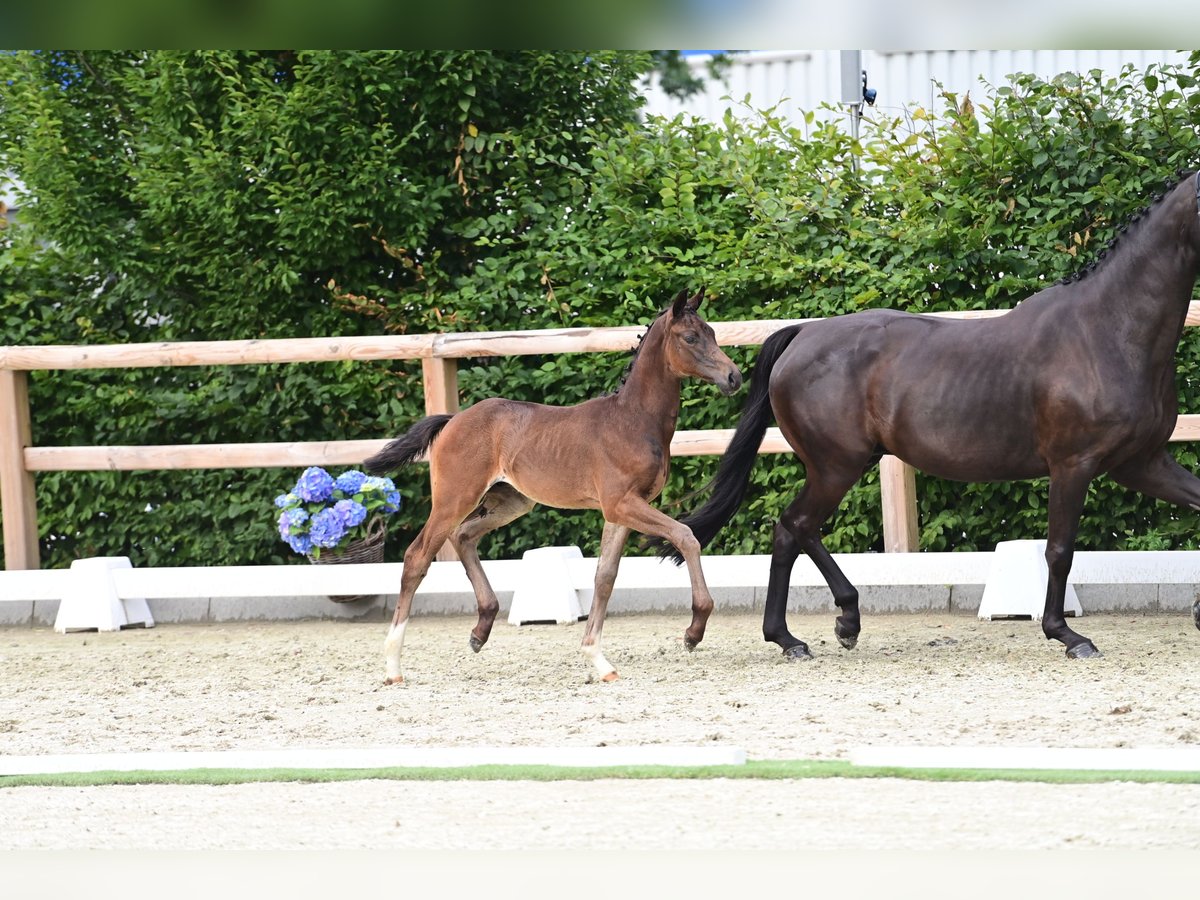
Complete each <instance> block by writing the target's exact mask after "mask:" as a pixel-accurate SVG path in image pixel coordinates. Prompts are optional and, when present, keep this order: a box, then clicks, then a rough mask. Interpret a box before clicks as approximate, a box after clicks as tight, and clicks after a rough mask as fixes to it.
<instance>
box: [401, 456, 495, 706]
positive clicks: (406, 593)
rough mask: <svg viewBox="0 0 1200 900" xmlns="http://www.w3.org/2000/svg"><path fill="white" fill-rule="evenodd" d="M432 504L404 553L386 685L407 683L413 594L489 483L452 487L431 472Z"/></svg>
mask: <svg viewBox="0 0 1200 900" xmlns="http://www.w3.org/2000/svg"><path fill="white" fill-rule="evenodd" d="M430 481H431V483H432V485H433V503H432V509H431V510H430V512H429V519H428V520H427V521H426V522H425V527H424V528H422V529H421V530H420V532H418V534H417V536H416V538H415V539H414V540H413V542H412V543H411V544H409V545H408V549H407V550H405V551H404V568H403V570H402V571H401V573H400V596H399V597H397V598H396V611H395V613H394V614H393V615H392V625H391V628H389V629H388V633H387V636H386V637H385V638H384V640H383V654H384V662H385V664H386V671H387V676H386V680H385V682H384V683H385V684H399V683H400V682H402V681H404V676H403V675H401V674H400V654H401V651H402V650H403V649H404V631H405V629H406V628H407V627H408V616H409V613H410V612H411V610H412V601H413V595H414V594H416V592H417V588H418V587H420V585H421V582H422V581H423V580H424V578H425V574H426V573H427V572H428V571H429V565H430V563H432V562H433V558H434V555H435V554H436V553H437V551H438V550H439V549H441V546H442V545H443V544H444V543H446V540H447V539H448V538H449V537H450V535H451V533H452V532H453V531H454V530H455V528H457V527H458V524H459V523H460V522H462V520H463V519H465V518H466V517H467V514H468V513H470V512H471V510H473V509H475V508H476V507H477V506H478V505H479V501H480V498H481V497H482V496H483V494H484V492H485V491H486V490H487V482H486V481H484V482H482V483H480V484H478V485H477V486H475V485H472V484H470V483H469V476H467V477H465V478H462V479H460V480H459V481H457V482H456V484H455V485H454V486H453V487H451V486H449V485H447V484H446V483H445V482H443V481H442V480H441V479H440V478H438V477H436V475H433V474H432V473H431V478H430Z"/></svg>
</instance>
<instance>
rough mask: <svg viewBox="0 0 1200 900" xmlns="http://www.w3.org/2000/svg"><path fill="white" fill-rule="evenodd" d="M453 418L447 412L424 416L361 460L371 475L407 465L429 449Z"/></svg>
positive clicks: (393, 470)
mask: <svg viewBox="0 0 1200 900" xmlns="http://www.w3.org/2000/svg"><path fill="white" fill-rule="evenodd" d="M451 418H453V416H452V415H450V414H448V413H439V414H438V415H434V416H426V417H425V418H423V419H422V420H421V421H419V422H418V423H417V424H416V425H414V426H413V427H412V428H410V429H408V431H406V432H404V434H402V435H400V437H398V438H396V439H395V440H394V441H390V442H389V443H388V444H387V445H386V446H385V447H384V448H383V449H382V450H380V451H379V452H378V453H376V454H375V455H374V456H372V457H370V458H369V459H367V460H365V461H364V462H363V466H364V467H365V468H366V470H367V471H368V472H369V473H371V474H372V475H386V474H388V473H389V472H395V471H396V470H397V469H399V468H400V467H401V466H407V465H408V464H409V463H411V462H413V461H414V460H415V459H416V458H417V457H419V456H420V455H421V454H422V453H424V452H425V451H426V450H428V449H429V445H430V444H432V443H433V439H434V438H435V437H437V436H438V434H440V433H441V430H442V429H443V428H445V427H446V423H447V422H449V421H450V419H451Z"/></svg>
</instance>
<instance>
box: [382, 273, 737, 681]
mask: <svg viewBox="0 0 1200 900" xmlns="http://www.w3.org/2000/svg"><path fill="white" fill-rule="evenodd" d="M703 296H704V289H703V288H701V289H700V290H699V291H698V292H697V293H696V294H694V295H693V296H691V297H688V296H687V292H686V291H681V292H680V293H679V295H678V296H677V297H676V298H675V300H674V302H673V303H672V304H671V306H670V307H668V308H667V309H666V310H664V311H663V312H662V313H661V314H660V315H659V316H658V318H657V319H655V320H654V322H653V323H652V324H651V325H650V327H649V329H648V330H647V331H646V333H645V335H643V337H642V339H641V342H640V343H639V345H638V348H637V351H636V354H635V356H634V360H633V363H632V365H631V367H630V369H629V372H628V374H627V376H626V378H625V380H624V382H623V384H622V385H621V387H620V388H619V389H618V390H617V392H616V393H614V394H609V395H607V396H603V397H596V398H594V399H591V400H587V401H585V402H583V403H580V404H578V405H576V406H568V407H561V406H546V405H543V404H539V403H526V402H522V401H517V400H506V399H502V398H498V397H493V398H490V399H488V400H483V401H481V402H479V403H476V404H475V405H474V406H472V407H470V408H469V409H466V410H464V411H462V412H460V413H456V414H454V415H433V416H426V417H425V418H424V419H422V420H420V421H419V422H417V423H416V424H415V425H414V426H413V427H412V428H411V429H409V430H408V432H406V433H405V434H404V435H402V436H400V437H398V438H396V439H395V440H394V441H391V442H390V443H389V444H387V446H385V447H384V448H383V450H381V451H380V452H379V453H378V454H376V455H375V456H372V457H371V458H370V459H368V460H367V461H366V463H365V466H366V468H367V470H368V471H370V472H372V473H375V474H382V473H385V472H393V471H395V470H396V469H397V468H399V467H401V466H403V465H406V464H408V463H411V462H414V461H415V460H416V459H417V458H418V457H419V456H421V454H423V453H425V452H426V451H428V453H429V480H430V486H431V493H432V509H431V510H430V513H429V519H428V520H427V521H426V523H425V527H424V528H422V529H421V531H420V533H419V534H418V535H417V537H416V539H415V540H414V541H413V542H412V544H411V545H410V546H409V548H408V550H407V551H406V552H405V554H404V569H403V573H402V574H401V580H400V596H399V599H398V600H397V601H396V612H395V615H394V616H393V618H392V625H391V628H390V629H389V631H388V634H387V638H386V640H385V642H384V655H385V659H386V664H387V683H388V684H394V683H397V682H400V681H402V680H403V677H402V676H401V673H400V652H401V649H402V647H403V644H404V630H405V627H406V626H407V624H408V616H409V610H410V608H411V606H412V600H413V594H414V593H415V592H416V590H417V586H418V585H420V583H421V580H422V579H423V578H424V577H425V573H426V572H427V571H428V569H429V564H430V562H431V561H432V560H433V557H434V554H435V553H436V552H437V550H438V548H439V547H441V546H442V544H443V543H444V542H445V541H446V540H447V539H449V540H450V542H451V544H452V545H453V546H454V548H455V549H456V550H457V551H458V555H459V558H460V559H461V560H462V564H463V568H464V569H466V571H467V577H468V578H469V579H470V581H471V586H472V587H473V588H474V590H475V598H476V600H477V602H478V604H479V621H478V623H477V624H476V625H475V628H474V629H473V630H472V631H471V637H470V644H471V648H472V649H473V650H475V651H476V652H478V651H479V649H480V648H481V647H483V645H484V643H486V642H487V639H488V636H489V635H490V634H491V630H492V623H493V622H494V621H495V618H496V613H497V612H498V611H499V609H500V606H499V603H498V602H497V600H496V595H495V593H494V591H493V590H492V587H491V585H490V584H489V583H488V579H487V576H486V575H485V574H484V571H483V566H482V565H481V564H480V562H479V553H478V551H477V549H476V547H477V545H478V543H479V539H480V538H481V537H483V535H485V534H487V533H488V532H489V531H493V530H495V529H497V528H499V527H501V526H502V525H507V524H508V523H509V522H512V521H513V520H514V519H516V518H518V517H519V516H523V515H524V514H525V513H527V512H529V511H530V510H531V509H533V507H534V505H535V504H537V503H542V504H545V505H547V506H554V507H558V508H560V509H598V510H600V511H601V512H602V513H603V514H604V531H603V533H602V536H601V539H600V555H599V559H598V560H597V563H596V581H595V596H594V599H593V601H592V608H591V612H590V614H589V615H588V621H587V627H586V629H585V631H584V636H583V647H582V650H583V653H584V655H586V656H587V657H588V658H590V660H591V661H592V663H593V665H594V666H595V670H596V674H597V675H598V676H599V677H600V678H601V679H602V680H604V681H612V680H613V679H615V678H616V677H617V673H616V670H615V669H613V667H612V666H611V665H610V664H609V663H608V661H607V660H606V659H605V658H604V655H603V653H601V651H600V632H601V630H602V629H603V627H604V614H605V611H606V609H607V607H608V598H609V595H610V594H611V593H612V587H613V582H614V580H615V579H616V576H617V567H618V565H619V564H620V562H621V554H622V552H623V550H624V547H625V542H626V540H627V539H628V537H629V533H630V531H639V532H641V533H643V534H646V535H650V536H653V537H657V538H661V539H663V540H665V541H668V542H669V543H670V544H671V545H672V547H674V548H675V549H676V550H677V552H678V553H679V554H680V558H681V560H686V561H687V565H688V571H689V573H690V575H691V585H692V622H691V625H689V626H688V628H687V629H686V630H685V631H684V644H685V646H686V647H687V648H688V649H689V650H690V649H694V648H695V646H696V644H698V643H699V642H700V641H701V640H702V639H703V637H704V628H705V625H706V623H707V622H708V617H709V615H710V614H711V612H712V608H713V600H712V595H711V594H710V593H709V591H708V586H707V585H706V584H705V581H704V573H703V571H702V570H701V568H700V544H699V543H698V542H697V541H696V539H695V538H694V537H692V533H691V531H689V530H688V529H687V528H685V527H683V526H682V525H680V524H679V523H678V522H676V521H675V520H674V519H672V518H671V517H669V516H668V515H666V514H665V513H663V512H660V511H659V510H657V509H655V508H654V507H653V506H651V505H650V501H651V500H653V499H654V498H655V497H657V496H658V494H659V492H660V491H661V490H662V488H663V484H664V483H665V482H666V479H667V471H668V466H669V464H670V458H671V438H672V436H673V435H674V434H675V422H676V420H677V419H678V418H679V393H680V384H681V380H682V379H683V378H687V377H693V378H700V379H702V380H704V381H710V382H712V383H713V384H715V385H716V386H717V387H718V388H720V390H721V391H722V392H723V393H725V394H732V393H733V392H734V391H736V390H738V389H739V388H740V387H741V386H742V374H741V372H740V371H739V370H738V368H737V366H735V365H734V364H733V362H732V361H731V360H730V359H729V357H728V356H726V355H725V353H724V352H723V351H722V350H721V348H720V347H718V346H717V341H716V336H715V335H714V334H713V330H712V327H711V326H709V324H708V323H707V322H705V321H704V319H702V318H701V317H700V315H699V314H698V313H697V310H698V308H699V306H700V302H701V300H702V299H703Z"/></svg>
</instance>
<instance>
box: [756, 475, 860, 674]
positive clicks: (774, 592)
mask: <svg viewBox="0 0 1200 900" xmlns="http://www.w3.org/2000/svg"><path fill="white" fill-rule="evenodd" d="M861 474H862V472H861V471H859V472H851V471H848V470H846V471H842V472H835V473H833V474H832V475H830V476H827V475H826V474H825V473H824V472H820V471H818V470H817V469H815V468H814V467H813V466H812V465H808V466H807V477H806V479H805V483H804V487H803V489H802V490H801V491H800V493H799V495H797V497H796V499H795V500H793V501H792V503H791V505H790V506H788V508H787V509H786V510H784V513H783V515H782V516H780V518H779V524H778V525H776V526H775V541H774V544H773V546H772V550H771V570H770V577H769V580H768V582H767V599H766V605H765V608H764V610H763V639H764V640H766V641H770V642H772V643H775V644H778V645H779V646H780V647H781V648H782V649H783V654H784V656H786V657H788V658H789V659H809V658H811V657H812V653H810V652H809V649H808V645H807V644H805V643H804V641H802V640H800V639H799V638H797V637H795V636H794V635H793V634H792V633H791V632H790V631H789V630H788V627H787V595H788V583H789V581H790V580H791V574H792V567H793V565H794V564H795V562H796V558H797V557H798V556H799V555H800V551H801V550H803V551H804V552H805V553H807V554H808V556H809V558H810V559H812V561H813V564H814V565H816V567H817V571H819V572H820V573H821V575H822V577H823V578H824V579H825V583H826V584H827V585H828V586H829V590H830V592H831V593H832V594H833V602H834V604H835V605H836V606H837V607H838V609H840V610H841V615H839V616H838V617H837V620H836V621H835V622H834V634H836V635H837V639H838V642H839V643H840V644H841V645H842V646H843V647H845V648H846V649H847V650H851V649H853V648H854V646H855V645H856V644H857V643H858V634H859V632H860V631H861V629H862V625H861V621H860V619H859V611H858V590H857V589H856V588H855V587H854V585H853V584H851V583H850V580H849V579H848V578H846V576H845V575H844V574H843V573H842V570H841V569H840V568H838V564H837V563H836V562H834V560H833V557H832V556H831V555H830V553H829V551H828V550H826V549H825V545H824V544H823V543H821V526H822V525H823V524H824V523H825V520H826V519H828V518H829V517H830V515H832V514H833V511H834V510H835V509H837V505H838V504H839V503H841V502H842V497H844V496H845V495H846V492H847V491H848V490H850V488H851V486H853V484H854V482H855V481H857V480H858V478H859V476H860V475H861Z"/></svg>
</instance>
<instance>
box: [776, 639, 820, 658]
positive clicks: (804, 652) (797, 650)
mask: <svg viewBox="0 0 1200 900" xmlns="http://www.w3.org/2000/svg"><path fill="white" fill-rule="evenodd" d="M783 658H784V659H786V660H788V661H789V662H791V661H794V660H797V659H812V658H813V655H812V653H810V652H809V649H808V644H806V643H804V642H803V641H801V642H800V643H799V644H796V645H795V646H794V647H788V648H787V649H786V650H784V651H783Z"/></svg>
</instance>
